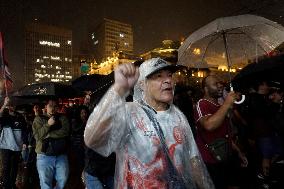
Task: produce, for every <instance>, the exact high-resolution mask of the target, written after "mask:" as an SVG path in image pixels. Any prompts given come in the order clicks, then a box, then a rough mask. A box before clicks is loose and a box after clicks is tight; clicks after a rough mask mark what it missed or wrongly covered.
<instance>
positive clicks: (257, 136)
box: [0, 81, 284, 189]
mask: <svg viewBox="0 0 284 189" xmlns="http://www.w3.org/2000/svg"><path fill="white" fill-rule="evenodd" d="M220 85H221V86H220V87H221V89H222V91H226V88H225V85H224V84H221V83H220ZM193 93H194V91H192V90H191V89H189V88H187V87H184V86H176V92H175V99H174V103H175V104H176V106H178V107H179V108H180V110H181V111H182V112H183V113H184V114H185V116H186V117H187V119H188V122H189V123H190V126H191V129H192V131H193V133H194V135H195V136H196V135H198V129H200V128H198V127H197V122H198V120H194V117H195V116H194V109H195V108H196V105H197V102H194V101H193V96H192V95H193ZM223 94H226V92H225V93H223ZM283 94H284V93H283V89H281V88H280V87H278V86H272V87H271V86H270V83H269V81H259V82H257V83H256V85H255V86H254V87H253V88H251V91H250V92H249V93H248V94H247V99H246V101H245V102H244V103H243V104H241V105H234V107H233V108H232V109H230V111H229V117H228V121H229V125H230V137H231V139H232V140H233V141H234V142H235V143H236V144H237V145H238V146H239V147H240V149H241V151H242V152H243V153H244V155H245V156H246V158H247V160H248V164H247V166H245V167H242V166H241V163H240V161H239V160H237V159H234V158H233V160H232V164H230V167H229V168H230V169H232V170H234V171H235V172H234V173H232V175H233V177H235V180H237V181H238V184H239V186H240V187H241V188H261V187H263V188H269V187H273V186H274V187H275V188H277V187H278V188H279V187H280V183H281V182H283V180H281V179H283V176H282V177H281V174H280V173H279V172H281V170H282V171H283V167H284V164H283V142H284V111H283ZM219 100H220V101H219V102H220V103H221V104H222V102H223V101H222V98H220V99H219ZM92 108H93V107H91V106H89V104H85V105H83V104H79V103H78V102H74V101H70V103H69V104H67V105H66V104H61V105H59V104H58V103H57V102H56V101H55V100H49V101H46V103H43V104H35V105H34V106H33V112H28V111H21V112H20V113H19V112H18V111H17V107H16V106H15V105H14V104H13V101H12V100H10V99H9V98H8V97H6V98H5V99H4V101H3V104H2V106H1V109H0V125H1V130H0V131H1V135H0V136H1V137H0V138H1V141H0V148H1V186H2V188H5V189H12V188H13V189H14V188H39V187H40V186H41V188H48V187H49V186H54V185H56V186H58V188H64V187H66V188H74V189H80V188H85V187H86V188H88V189H89V188H113V176H114V167H115V154H111V155H110V156H109V157H107V158H105V157H102V156H100V155H99V154H97V153H96V152H94V151H93V150H91V149H88V148H87V147H86V146H85V144H84V136H83V135H84V130H85V126H86V122H87V120H88V116H89V114H90V111H92ZM51 138H52V139H56V142H55V140H51ZM58 138H61V139H62V141H58ZM52 143H54V144H55V146H57V147H58V148H61V149H56V150H57V151H56V150H54V149H51V147H52ZM50 145H51V146H50ZM60 145H61V146H60ZM44 146H45V147H44ZM43 148H44V149H43ZM42 152H44V153H42ZM48 153H50V155H48ZM53 153H56V154H53ZM233 155H234V154H233ZM235 155H236V154H235ZM50 157H56V158H55V159H54V158H50ZM49 166H51V167H49ZM233 168H234V169H233ZM279 170H280V171H279ZM54 175H55V177H54V178H53V176H54ZM211 176H212V175H211ZM282 184H283V183H282ZM282 186H283V185H282Z"/></svg>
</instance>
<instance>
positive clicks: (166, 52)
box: [140, 40, 180, 63]
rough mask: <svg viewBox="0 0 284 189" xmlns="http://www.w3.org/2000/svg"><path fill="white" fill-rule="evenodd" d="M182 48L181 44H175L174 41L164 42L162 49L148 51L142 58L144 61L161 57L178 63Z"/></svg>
mask: <svg viewBox="0 0 284 189" xmlns="http://www.w3.org/2000/svg"><path fill="white" fill-rule="evenodd" d="M179 46H180V43H179V42H174V41H172V40H163V41H162V47H159V48H155V49H153V50H151V51H148V52H146V53H144V54H142V55H140V57H141V58H143V59H144V60H147V59H150V58H155V57H160V58H163V59H167V61H169V62H172V63H176V62H177V50H178V48H179Z"/></svg>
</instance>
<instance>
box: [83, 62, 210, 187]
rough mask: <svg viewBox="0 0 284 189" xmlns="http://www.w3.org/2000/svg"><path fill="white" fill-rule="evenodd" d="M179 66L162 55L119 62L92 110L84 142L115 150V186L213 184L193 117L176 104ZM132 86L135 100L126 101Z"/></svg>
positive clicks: (102, 150) (105, 151)
mask: <svg viewBox="0 0 284 189" xmlns="http://www.w3.org/2000/svg"><path fill="white" fill-rule="evenodd" d="M177 70H178V67H177V66H174V65H171V64H169V63H168V62H166V61H164V60H162V59H161V58H153V59H150V60H147V61H145V62H144V63H142V64H141V66H140V68H139V69H138V68H137V67H135V65H134V64H122V65H119V66H118V67H117V68H116V70H115V82H114V85H113V86H112V87H111V88H110V89H109V91H108V92H107V93H106V94H105V96H104V97H103V98H102V99H101V101H100V103H99V104H98V105H97V106H96V107H95V109H94V111H93V112H92V114H91V115H90V117H89V119H88V122H87V126H86V129H85V134H84V139H85V143H86V145H87V146H88V147H89V148H91V149H93V150H95V151H96V152H98V153H100V154H101V155H104V156H108V155H110V154H111V153H112V152H115V153H116V173H115V183H114V186H115V188H121V189H124V188H134V189H135V188H139V189H140V188H159V189H174V188H175V189H185V188H190V189H195V188H204V189H212V188H214V186H213V184H212V181H211V179H210V177H209V175H208V173H207V170H206V168H205V165H204V163H203V161H202V159H201V157H200V154H199V152H198V149H197V146H196V144H195V141H194V138H193V135H192V132H191V130H190V126H189V124H188V121H187V119H186V117H185V116H184V114H183V113H182V112H181V111H180V110H179V109H178V108H177V107H176V106H174V105H173V104H172V102H173V97H174V93H173V91H174V81H173V78H172V75H173V73H174V72H175V71H177ZM134 85H135V86H134ZM133 87H134V96H133V99H134V102H126V101H125V97H126V96H127V94H128V93H129V91H130V90H131V88H133Z"/></svg>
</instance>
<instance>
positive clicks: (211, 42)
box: [178, 15, 284, 89]
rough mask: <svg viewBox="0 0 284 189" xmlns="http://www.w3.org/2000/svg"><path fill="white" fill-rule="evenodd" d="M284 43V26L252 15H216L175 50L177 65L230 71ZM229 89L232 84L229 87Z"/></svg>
mask: <svg viewBox="0 0 284 189" xmlns="http://www.w3.org/2000/svg"><path fill="white" fill-rule="evenodd" d="M283 42H284V27H283V26H281V25H279V24H277V23H275V22H273V21H271V20H268V19H266V18H263V17H260V16H255V15H239V16H232V17H224V18H218V19H216V20H214V21H212V22H210V23H209V24H207V25H205V26H203V27H202V28H200V29H198V30H197V31H195V32H193V33H192V34H191V35H190V36H189V37H188V38H187V39H186V40H185V41H184V43H183V44H182V45H181V47H180V48H179V49H178V64H181V65H185V66H188V67H195V68H196V65H195V64H196V63H198V62H207V64H208V65H209V66H210V67H216V68H221V67H223V68H224V67H225V69H226V70H228V76H229V78H228V79H229V82H230V85H231V80H232V78H231V74H230V72H232V71H235V70H237V69H239V68H242V67H244V66H245V65H247V64H248V63H250V62H251V61H255V60H257V58H258V57H259V56H262V55H266V54H269V53H270V52H272V51H273V50H274V49H275V48H277V47H278V46H279V45H280V44H282V43H283ZM231 89H232V86H231Z"/></svg>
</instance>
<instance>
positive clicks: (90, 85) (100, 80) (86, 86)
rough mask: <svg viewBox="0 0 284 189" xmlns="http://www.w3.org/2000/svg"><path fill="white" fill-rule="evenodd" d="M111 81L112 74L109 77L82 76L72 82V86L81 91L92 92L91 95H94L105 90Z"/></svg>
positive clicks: (112, 78)
mask: <svg viewBox="0 0 284 189" xmlns="http://www.w3.org/2000/svg"><path fill="white" fill-rule="evenodd" d="M113 81H114V73H113V72H112V73H111V74H109V75H98V74H92V75H83V76H81V77H79V78H77V79H75V80H74V81H72V86H73V87H74V88H76V89H79V90H81V91H92V93H96V92H99V91H101V90H103V91H105V90H107V89H108V88H109V86H111V84H112V83H113Z"/></svg>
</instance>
